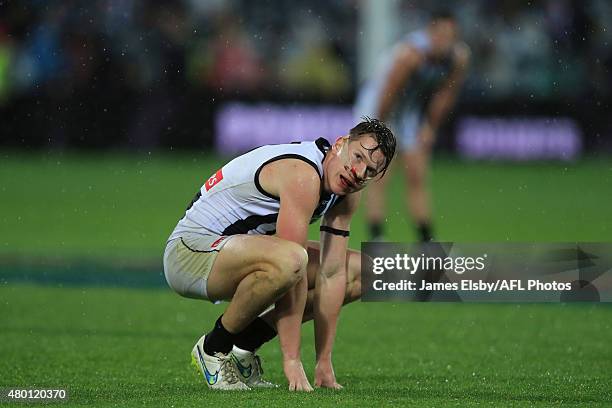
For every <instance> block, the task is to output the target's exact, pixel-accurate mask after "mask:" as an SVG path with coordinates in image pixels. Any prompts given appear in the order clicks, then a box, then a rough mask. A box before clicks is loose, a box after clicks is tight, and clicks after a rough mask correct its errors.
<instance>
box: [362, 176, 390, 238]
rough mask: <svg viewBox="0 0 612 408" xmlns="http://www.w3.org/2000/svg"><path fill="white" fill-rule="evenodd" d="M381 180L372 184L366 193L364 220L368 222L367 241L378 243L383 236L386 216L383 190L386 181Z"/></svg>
mask: <svg viewBox="0 0 612 408" xmlns="http://www.w3.org/2000/svg"><path fill="white" fill-rule="evenodd" d="M388 178H389V177H383V178H382V179H379V180H376V181H374V182H372V183H371V184H370V185H369V186H368V190H367V191H366V194H365V195H366V201H365V202H366V218H367V220H368V228H369V231H368V233H369V239H371V240H373V241H380V240H382V239H383V236H384V223H385V214H386V207H387V203H386V199H385V190H386V185H387V179H388Z"/></svg>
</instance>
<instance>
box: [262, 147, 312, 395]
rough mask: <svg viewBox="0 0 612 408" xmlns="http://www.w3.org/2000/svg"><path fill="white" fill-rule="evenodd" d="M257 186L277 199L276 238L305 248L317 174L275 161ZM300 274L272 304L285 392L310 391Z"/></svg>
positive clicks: (298, 164)
mask: <svg viewBox="0 0 612 408" xmlns="http://www.w3.org/2000/svg"><path fill="white" fill-rule="evenodd" d="M260 183H261V185H262V187H263V188H264V190H266V191H268V192H269V193H271V194H273V195H276V196H278V197H280V203H281V204H280V211H279V215H278V221H277V229H276V236H277V237H279V238H282V239H285V240H288V241H292V242H295V243H297V244H299V245H301V246H302V247H304V248H305V247H306V243H307V238H308V224H309V221H310V218H311V216H312V213H313V211H314V210H315V208H316V206H317V203H318V200H319V194H320V185H321V182H320V178H319V175H318V174H317V172H316V171H315V170H314V169H313V168H312V166H310V165H309V164H307V163H305V162H304V161H301V160H296V159H285V160H279V161H276V162H273V163H271V164H269V165H267V166H265V167H264V168H263V169H262V172H261V174H260ZM300 273H301V274H302V279H300V280H299V281H298V283H297V284H296V285H295V286H294V287H293V288H292V289H290V290H289V291H288V292H287V293H286V294H285V295H284V296H283V297H282V298H281V299H279V300H278V301H277V302H276V310H277V313H276V329H277V331H278V335H279V340H280V346H281V351H282V353H283V369H284V371H285V375H286V377H287V380H288V381H289V389H290V390H296V391H312V387H311V386H310V384H309V382H308V379H307V377H306V374H305V373H304V369H303V366H302V363H301V358H300V333H301V330H300V329H301V324H302V316H303V313H304V306H305V304H306V293H307V290H308V286H307V281H306V279H305V273H306V269H305V268H304V270H303V271H301V272H300Z"/></svg>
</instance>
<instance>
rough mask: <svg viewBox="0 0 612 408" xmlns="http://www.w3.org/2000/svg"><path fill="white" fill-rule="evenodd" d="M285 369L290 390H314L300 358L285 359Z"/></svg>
mask: <svg viewBox="0 0 612 408" xmlns="http://www.w3.org/2000/svg"><path fill="white" fill-rule="evenodd" d="M283 370H284V371H285V377H287V381H289V391H307V392H310V391H312V390H313V389H312V386H311V385H310V383H309V382H308V378H307V377H306V373H305V372H304V367H303V366H302V362H301V361H300V360H284V361H283Z"/></svg>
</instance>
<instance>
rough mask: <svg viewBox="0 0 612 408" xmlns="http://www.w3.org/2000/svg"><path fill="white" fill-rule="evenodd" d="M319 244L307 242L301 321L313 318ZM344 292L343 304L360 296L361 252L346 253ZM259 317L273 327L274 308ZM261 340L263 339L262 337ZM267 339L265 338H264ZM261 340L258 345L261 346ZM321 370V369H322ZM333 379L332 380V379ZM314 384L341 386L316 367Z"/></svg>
mask: <svg viewBox="0 0 612 408" xmlns="http://www.w3.org/2000/svg"><path fill="white" fill-rule="evenodd" d="M319 248H320V246H319V243H318V242H315V241H309V242H308V268H307V279H308V295H307V299H306V306H305V308H304V315H303V320H302V321H303V322H307V321H309V320H312V318H313V314H314V313H313V304H314V288H315V284H316V274H317V273H318V272H319V266H320V265H319V256H320V252H319V251H320V250H319ZM346 274H347V279H346V292H345V296H344V302H343V305H347V304H349V303H351V302H354V301H355V300H357V299H359V298H360V297H361V253H360V252H358V251H354V250H348V251H347V254H346ZM261 318H262V319H263V320H264V321H265V322H266V323H267V324H268V325H269V326H270V327H274V322H275V310H274V309H272V310H269V311H268V312H266V313H265V314H264V315H262V316H261ZM262 340H263V339H262ZM266 341H267V340H266ZM261 344H263V341H262V342H261V343H260V344H259V345H258V347H259V346H261ZM322 371H323V370H322ZM332 380H333V381H332ZM315 385H317V386H322V387H329V388H336V389H340V388H342V386H341V385H340V384H338V383H337V382H335V379H329V381H328V382H327V381H325V380H323V379H321V378H319V375H317V368H315Z"/></svg>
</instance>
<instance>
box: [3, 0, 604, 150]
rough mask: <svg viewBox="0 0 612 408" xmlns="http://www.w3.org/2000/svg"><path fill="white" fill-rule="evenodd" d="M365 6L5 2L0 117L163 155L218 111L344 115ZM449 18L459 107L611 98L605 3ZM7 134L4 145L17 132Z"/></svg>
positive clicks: (325, 1)
mask: <svg viewBox="0 0 612 408" xmlns="http://www.w3.org/2000/svg"><path fill="white" fill-rule="evenodd" d="M389 1H397V2H398V9H399V10H400V13H399V19H398V20H399V21H398V25H397V29H396V31H397V36H398V37H399V35H401V34H402V33H403V32H406V31H410V30H412V29H416V28H419V27H421V26H423V25H424V24H425V23H426V21H427V10H429V9H431V7H434V6H436V5H440V4H447V2H443V1H432V0H427V1H426V0H413V1H410V0H389ZM360 3H361V1H360V0H269V1H249V0H163V1H152V0H151V1H145V0H140V1H138V0H89V1H85V0H63V1H60V2H48V1H44V0H23V1H1V0H0V113H2V115H3V116H5V115H13V116H15V115H17V116H19V117H21V118H28V117H29V118H30V119H37V118H38V119H40V121H39V122H40V123H41V125H40V126H41V127H43V128H44V129H48V130H49V132H51V133H52V135H51V136H45V138H46V139H52V140H53V142H54V143H57V144H60V145H61V144H62V143H68V142H70V140H68V138H71V137H72V138H74V137H75V136H73V135H71V132H70V131H69V130H68V127H70V126H78V127H79V129H81V130H83V129H84V130H83V131H80V132H78V133H79V134H80V136H79V137H81V138H82V137H87V136H83V134H85V135H87V134H90V135H91V137H90V139H93V140H96V136H95V135H93V134H94V133H95V132H96V129H98V130H99V128H100V126H102V125H101V123H102V122H100V121H103V123H104V126H106V128H104V129H103V132H105V134H102V135H99V136H98V139H99V140H100V143H101V144H103V142H104V141H105V140H108V138H109V137H112V136H109V135H108V132H115V133H119V135H115V136H114V137H116V138H117V140H127V142H126V143H128V144H130V143H131V144H135V145H142V144H145V145H146V144H147V143H153V144H156V143H157V142H156V140H157V141H159V137H153V138H152V137H151V134H156V135H159V134H160V133H164V132H166V133H167V132H172V131H176V129H173V127H176V123H178V122H180V121H182V123H190V120H191V118H190V116H189V115H192V116H193V115H196V116H198V118H200V119H201V118H207V115H210V113H209V112H207V111H206V109H205V108H206V107H213V106H214V104H215V103H218V101H222V100H227V99H238V100H262V99H265V100H279V101H306V102H321V101H323V102H328V103H347V104H350V103H351V102H352V98H353V96H354V92H355V89H356V86H357V85H358V84H357V78H356V72H357V62H358V56H357V45H356V43H357V38H358V35H359V32H360V27H359V7H360ZM453 7H454V8H453V12H455V13H456V15H457V17H458V20H459V22H460V24H461V29H462V32H463V36H464V39H465V41H466V42H467V43H468V44H469V45H470V47H471V48H472V52H473V64H472V68H471V71H470V76H469V79H468V83H467V85H466V89H465V92H464V98H465V100H466V101H468V102H471V103H485V104H486V103H488V102H489V101H496V100H497V101H499V100H502V101H503V100H513V98H517V97H518V98H520V99H524V100H527V101H529V100H536V101H558V100H559V99H560V98H573V99H572V100H578V98H579V99H581V100H587V101H589V102H593V103H597V101H600V103H601V101H603V100H605V99H606V98H609V97H610V93H611V90H612V83H611V78H612V76H611V75H610V68H611V67H612V47H611V46H610V43H611V41H612V27H610V21H612V4H611V3H610V2H609V1H607V0H585V1H577V0H539V1H538V0H534V1H530V2H521V3H520V4H519V3H517V2H515V1H510V0H497V1H487V0H474V1H467V0H465V1H457V2H453ZM33 104H34V105H36V106H40V109H39V110H33V109H32V106H33ZM194 104H195V105H197V106H199V107H200V109H199V110H198V111H197V112H195V113H194V111H193V110H190V109H189V108H190V107H192V106H193V105H194ZM20 115H21V116H20ZM28 115H29V116H28ZM105 116H109V117H112V118H108V119H106V120H105V119H104V117H105ZM96 121H98V122H96ZM152 121H153V122H154V123H152ZM3 122H4V123H3V124H2V125H0V132H1V133H5V132H8V131H13V132H15V131H16V130H17V131H19V128H18V125H16V124H15V123H13V122H11V121H8V122H11V123H7V121H5V120H3ZM75 123H76V124H75ZM97 124H100V126H97ZM113 124H114V125H113ZM104 126H103V127H104ZM192 127H196V125H195V124H194V125H193V126H192ZM191 130H193V129H189V126H187V128H186V129H184V131H191ZM1 133H0V134H1ZM126 135H127V136H126ZM30 137H31V136H30ZM148 140H153V142H147V141H148ZM186 143H187V142H186Z"/></svg>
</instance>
